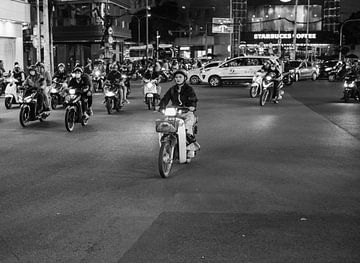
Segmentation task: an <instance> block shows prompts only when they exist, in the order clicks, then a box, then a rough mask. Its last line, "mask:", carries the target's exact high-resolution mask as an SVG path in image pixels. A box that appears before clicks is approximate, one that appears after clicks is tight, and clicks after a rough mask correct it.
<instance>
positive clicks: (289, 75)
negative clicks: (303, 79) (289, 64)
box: [283, 71, 296, 86]
mask: <svg viewBox="0 0 360 263" xmlns="http://www.w3.org/2000/svg"><path fill="white" fill-rule="evenodd" d="M295 78H296V76H295V72H294V71H289V72H285V73H283V82H284V84H285V85H286V86H290V85H291V84H293V83H294V82H295Z"/></svg>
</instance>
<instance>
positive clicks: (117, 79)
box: [106, 62, 129, 104]
mask: <svg viewBox="0 0 360 263" xmlns="http://www.w3.org/2000/svg"><path fill="white" fill-rule="evenodd" d="M109 68H110V72H109V74H108V75H107V76H106V79H107V80H108V81H110V83H111V85H112V86H113V87H116V88H117V89H119V92H118V96H119V97H118V100H119V101H120V103H121V104H124V102H129V101H128V100H127V99H126V97H125V96H126V86H125V85H124V83H121V81H122V75H121V73H120V71H119V66H118V64H117V63H116V62H115V63H113V64H111V65H110V67H109ZM120 92H121V95H122V96H120ZM121 97H122V98H123V100H122V101H121Z"/></svg>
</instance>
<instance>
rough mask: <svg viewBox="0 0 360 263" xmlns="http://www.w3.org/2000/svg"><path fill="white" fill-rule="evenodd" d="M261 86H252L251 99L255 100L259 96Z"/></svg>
mask: <svg viewBox="0 0 360 263" xmlns="http://www.w3.org/2000/svg"><path fill="white" fill-rule="evenodd" d="M258 90H259V86H251V88H250V97H251V98H255V97H256V96H257V94H258Z"/></svg>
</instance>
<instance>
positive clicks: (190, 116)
mask: <svg viewBox="0 0 360 263" xmlns="http://www.w3.org/2000/svg"><path fill="white" fill-rule="evenodd" d="M180 117H181V118H182V119H184V121H185V129H186V133H188V134H191V135H194V130H193V128H194V125H195V123H196V116H195V114H194V113H193V112H192V111H189V112H187V113H183V114H181V115H180Z"/></svg>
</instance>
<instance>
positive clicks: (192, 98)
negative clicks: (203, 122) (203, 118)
mask: <svg viewBox="0 0 360 263" xmlns="http://www.w3.org/2000/svg"><path fill="white" fill-rule="evenodd" d="M187 78H188V76H187V73H186V71H185V70H183V69H178V70H177V71H175V72H174V79H175V85H174V86H172V87H171V88H170V89H169V90H168V91H167V92H166V93H165V95H164V97H163V98H162V99H161V100H160V103H159V106H158V109H159V110H164V109H165V108H166V106H167V104H168V103H169V102H170V101H171V102H172V105H173V106H178V107H187V108H189V111H188V112H187V113H183V114H181V115H180V117H181V118H183V119H184V121H185V129H186V138H187V141H188V142H189V144H191V143H195V142H196V139H195V136H194V130H193V127H194V125H195V123H196V116H195V114H194V112H195V111H196V106H197V101H198V99H197V97H196V93H195V91H194V89H193V88H192V87H191V86H189V85H188V84H187V83H186V80H187Z"/></svg>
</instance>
